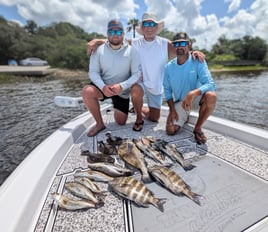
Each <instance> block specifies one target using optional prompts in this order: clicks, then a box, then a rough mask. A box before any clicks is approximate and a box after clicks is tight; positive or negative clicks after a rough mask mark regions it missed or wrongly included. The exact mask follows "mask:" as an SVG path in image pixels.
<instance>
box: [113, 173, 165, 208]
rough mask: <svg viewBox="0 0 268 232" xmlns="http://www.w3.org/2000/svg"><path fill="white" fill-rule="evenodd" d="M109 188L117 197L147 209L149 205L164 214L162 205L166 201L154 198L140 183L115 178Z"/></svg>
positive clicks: (129, 179) (125, 178) (128, 177)
mask: <svg viewBox="0 0 268 232" xmlns="http://www.w3.org/2000/svg"><path fill="white" fill-rule="evenodd" d="M109 187H110V188H111V189H112V190H113V191H114V192H116V193H117V194H118V195H119V196H121V197H123V198H126V199H128V200H131V201H134V202H135V203H136V204H137V205H139V206H143V207H149V204H152V205H154V206H155V207H156V208H158V209H159V210H160V211H161V212H164V207H163V204H164V203H165V202H166V199H161V198H156V197H154V195H153V193H152V192H151V191H150V190H149V189H148V188H147V187H146V186H145V185H144V184H143V183H142V182H140V181H138V180H136V179H134V178H133V177H130V176H126V177H117V178H115V179H114V180H113V181H111V182H109Z"/></svg>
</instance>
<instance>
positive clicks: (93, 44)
mask: <svg viewBox="0 0 268 232" xmlns="http://www.w3.org/2000/svg"><path fill="white" fill-rule="evenodd" d="M105 40H106V39H93V40H90V41H89V42H88V43H87V55H88V56H90V55H91V53H92V52H95V51H96V50H97V48H98V46H100V45H102V44H104V43H105Z"/></svg>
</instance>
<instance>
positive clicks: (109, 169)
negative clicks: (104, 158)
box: [88, 162, 132, 177]
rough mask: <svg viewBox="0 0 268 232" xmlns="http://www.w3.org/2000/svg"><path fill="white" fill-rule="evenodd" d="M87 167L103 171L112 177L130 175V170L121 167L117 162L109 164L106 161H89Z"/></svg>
mask: <svg viewBox="0 0 268 232" xmlns="http://www.w3.org/2000/svg"><path fill="white" fill-rule="evenodd" d="M88 167H89V168H90V169H92V170H95V171H99V172H103V173H104V174H107V175H109V176H112V177H119V176H131V175H132V171H131V170H129V169H127V168H123V167H121V166H119V165H117V164H110V163H106V162H98V163H91V164H88Z"/></svg>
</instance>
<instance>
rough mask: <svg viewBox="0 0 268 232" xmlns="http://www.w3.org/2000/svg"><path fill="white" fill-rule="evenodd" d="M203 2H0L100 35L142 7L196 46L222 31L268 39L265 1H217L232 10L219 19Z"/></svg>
mask: <svg viewBox="0 0 268 232" xmlns="http://www.w3.org/2000/svg"><path fill="white" fill-rule="evenodd" d="M141 1H144V3H142V4H140V5H138V4H137V2H141ZM205 1H207V0H125V1H118V0H102V1H98V0H76V1H74V0H72V1H71V0H69V1H67V0H35V1H32V0H0V5H1V4H2V5H8V6H12V5H13V6H14V5H16V6H17V9H18V11H19V14H20V15H21V16H22V17H23V18H25V20H34V21H35V22H36V23H37V24H38V25H40V26H45V25H48V24H50V23H51V22H60V21H66V22H70V23H72V24H74V25H78V26H80V27H81V28H83V29H84V30H85V31H86V32H88V33H91V32H97V33H102V34H105V32H106V25H107V22H108V21H109V20H110V19H111V18H121V19H122V20H123V22H124V24H125V26H126V23H127V21H128V20H129V19H131V18H137V10H138V9H139V8H142V9H140V10H142V11H143V10H144V11H150V12H154V13H155V14H156V15H157V17H158V18H159V19H162V20H164V22H165V28H166V29H168V30H170V31H174V32H178V31H186V32H187V33H188V34H189V36H191V37H193V38H195V39H196V44H195V45H197V46H199V48H206V49H210V48H211V46H212V45H213V44H215V43H216V42H217V40H218V38H219V37H220V36H221V35H223V34H224V35H225V36H226V37H227V38H228V39H235V38H242V37H243V36H245V35H250V36H253V37H255V36H259V37H261V38H263V39H265V40H266V41H267V42H268V33H267V31H268V24H267V22H268V3H267V0H254V1H252V4H251V6H250V7H248V8H247V9H241V5H243V4H242V3H241V0H220V1H224V3H226V4H228V12H231V13H228V12H226V15H225V17H222V18H218V17H217V14H216V12H215V13H214V12H213V13H210V14H208V15H201V9H202V8H201V7H202V4H203V2H205ZM217 1H219V0H217ZM221 3H222V2H221ZM215 4H217V2H216V1H215ZM144 5H145V6H146V7H145V8H144ZM142 13H143V12H142ZM138 15H140V14H138ZM138 19H139V20H140V18H138ZM131 35H132V34H131ZM131 35H130V36H131Z"/></svg>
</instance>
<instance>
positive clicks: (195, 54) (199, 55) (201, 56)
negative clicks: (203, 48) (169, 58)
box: [192, 51, 206, 63]
mask: <svg viewBox="0 0 268 232" xmlns="http://www.w3.org/2000/svg"><path fill="white" fill-rule="evenodd" d="M192 57H193V59H194V60H195V59H196V58H198V60H199V62H201V63H202V62H204V60H205V57H206V56H205V54H204V53H203V52H200V51H193V52H192Z"/></svg>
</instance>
